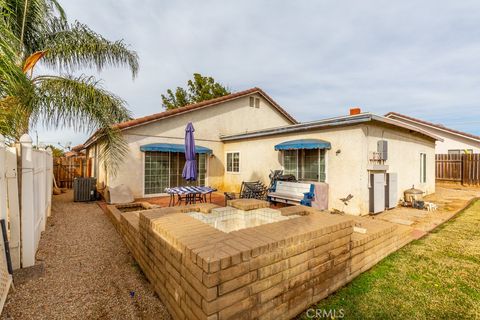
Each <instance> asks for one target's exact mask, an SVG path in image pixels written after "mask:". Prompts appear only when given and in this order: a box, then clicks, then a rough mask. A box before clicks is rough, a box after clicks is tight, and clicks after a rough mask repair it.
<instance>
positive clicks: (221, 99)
mask: <svg viewBox="0 0 480 320" xmlns="http://www.w3.org/2000/svg"><path fill="white" fill-rule="evenodd" d="M254 93H258V94H260V95H261V96H262V97H263V98H264V99H265V100H267V101H268V102H270V103H271V104H272V105H273V107H274V108H275V109H277V110H278V111H279V112H280V113H281V114H282V115H283V116H284V117H285V118H287V119H288V120H289V121H290V122H292V124H296V123H298V122H297V120H295V118H293V117H292V116H291V115H290V114H289V113H288V112H287V111H285V109H283V108H282V107H281V106H280V105H279V104H278V103H276V102H275V100H273V99H272V98H271V97H270V96H269V95H268V94H266V93H265V91H263V90H262V89H260V88H257V87H255V88H251V89H248V90H244V91H239V92H235V93H231V94H228V95H226V96H223V97H219V98H215V99H210V100H206V101H202V102H199V103H194V104H190V105H187V106H184V107H181V108H176V109H172V110H167V111H164V112H159V113H154V114H152V115H149V116H145V117H140V118H136V119H132V120H129V121H125V122H121V123H118V124H116V125H115V127H117V128H118V129H120V130H124V129H128V128H131V127H135V126H138V125H142V124H146V123H149V122H152V121H157V120H160V119H164V118H169V117H172V116H176V115H180V114H184V113H187V112H191V111H194V110H197V109H203V108H207V107H212V106H215V105H218V104H220V103H223V102H227V101H231V100H235V99H238V98H242V97H245V96H249V95H251V94H254ZM95 140H96V137H95V134H93V135H92V136H91V137H90V138H88V140H87V141H86V142H85V144H84V145H85V147H88V146H89V145H90V144H91V143H93V142H94V141H95Z"/></svg>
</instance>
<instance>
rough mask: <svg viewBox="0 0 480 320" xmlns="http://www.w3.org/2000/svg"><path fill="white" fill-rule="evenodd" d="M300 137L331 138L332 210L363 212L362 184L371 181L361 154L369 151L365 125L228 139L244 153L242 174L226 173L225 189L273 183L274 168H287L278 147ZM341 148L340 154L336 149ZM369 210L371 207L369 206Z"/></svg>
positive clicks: (231, 148) (229, 146)
mask: <svg viewBox="0 0 480 320" xmlns="http://www.w3.org/2000/svg"><path fill="white" fill-rule="evenodd" d="M296 139H321V140H326V141H329V142H330V143H331V145H332V149H331V150H327V151H326V159H325V160H326V182H327V183H328V184H329V209H338V210H344V211H345V212H348V213H352V214H356V213H358V212H363V211H364V210H365V208H364V201H363V200H362V197H361V194H362V187H363V186H365V185H366V183H367V181H366V178H365V175H364V174H363V172H362V167H361V166H360V161H361V159H362V158H363V157H362V156H361V155H363V154H366V150H364V149H365V143H364V141H363V140H364V136H363V131H362V129H361V127H359V126H351V127H343V128H336V129H329V130H322V131H309V132H302V133H293V134H282V135H276V136H268V137H262V138H256V139H248V140H238V141H231V142H226V143H225V147H224V150H225V152H228V151H238V152H240V173H225V182H224V185H225V188H226V189H227V190H229V191H235V190H236V191H238V188H239V187H240V184H241V182H242V181H252V180H257V179H259V180H262V181H263V182H264V183H269V179H268V174H269V173H270V170H275V169H283V164H282V153H281V152H279V151H275V150H274V146H275V145H276V144H279V143H281V142H284V141H289V140H296ZM337 150H341V152H340V153H339V154H338V155H337V154H336V151H337ZM349 193H351V194H352V195H354V198H353V199H352V200H351V201H350V204H349V206H348V207H346V208H343V207H344V206H343V204H342V202H341V201H340V200H339V199H340V198H343V197H346V196H347V195H348V194H349ZM366 209H367V210H368V207H367V208H366Z"/></svg>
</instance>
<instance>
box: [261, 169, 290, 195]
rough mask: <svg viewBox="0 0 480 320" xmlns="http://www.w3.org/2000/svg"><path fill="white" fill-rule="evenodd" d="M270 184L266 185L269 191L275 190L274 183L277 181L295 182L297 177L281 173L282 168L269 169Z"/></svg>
mask: <svg viewBox="0 0 480 320" xmlns="http://www.w3.org/2000/svg"><path fill="white" fill-rule="evenodd" d="M269 178H270V186H269V187H268V190H269V191H273V190H275V184H276V183H277V181H289V182H296V181H297V179H296V178H295V176H294V175H293V174H283V170H270V175H269Z"/></svg>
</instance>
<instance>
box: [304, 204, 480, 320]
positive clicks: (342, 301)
mask: <svg viewBox="0 0 480 320" xmlns="http://www.w3.org/2000/svg"><path fill="white" fill-rule="evenodd" d="M316 308H319V309H320V310H325V311H326V312H328V311H329V310H332V311H333V310H336V315H337V318H341V316H342V315H344V317H343V318H344V319H480V201H476V202H475V203H474V204H472V205H471V206H470V207H468V208H467V209H465V210H464V211H463V212H461V213H460V214H459V215H458V216H457V217H456V218H455V219H453V220H451V221H449V222H447V223H445V224H443V225H442V226H440V227H438V228H437V229H436V230H435V231H434V232H432V233H431V234H429V235H428V236H427V237H425V238H423V239H420V240H417V241H414V242H412V243H411V244H409V245H407V246H406V247H404V248H403V249H401V250H399V251H397V252H395V253H393V254H392V255H390V256H389V257H387V258H386V259H384V260H382V261H381V262H380V263H379V264H377V265H376V266H375V267H373V268H372V269H371V270H369V271H367V272H365V273H363V274H362V275H360V276H359V277H357V278H356V279H355V280H353V281H352V282H351V283H350V284H348V285H347V286H345V287H344V288H342V289H340V290H339V291H338V292H337V293H335V294H333V295H331V296H330V297H328V298H326V299H324V300H322V301H320V303H319V304H318V305H317V306H316ZM321 314H322V313H321ZM332 314H333V313H330V316H331V315H332ZM323 315H325V312H324V313H323ZM300 318H301V319H311V318H309V317H308V316H307V315H306V314H303V315H301V316H300ZM318 318H322V316H320V317H318ZM323 318H324V317H323ZM329 318H333V317H329Z"/></svg>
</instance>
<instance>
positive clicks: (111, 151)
mask: <svg viewBox="0 0 480 320" xmlns="http://www.w3.org/2000/svg"><path fill="white" fill-rule="evenodd" d="M97 136H98V137H99V138H98V140H97V141H98V145H99V147H100V150H99V151H100V152H99V160H100V165H102V166H103V167H104V168H105V171H106V172H108V174H110V175H112V176H116V174H117V172H118V169H119V168H120V165H121V164H122V163H123V161H124V159H125V156H126V155H127V154H128V144H127V142H126V141H125V139H124V138H123V135H122V133H121V132H120V130H119V129H117V128H115V127H106V128H103V129H101V130H99V131H98V132H97Z"/></svg>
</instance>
